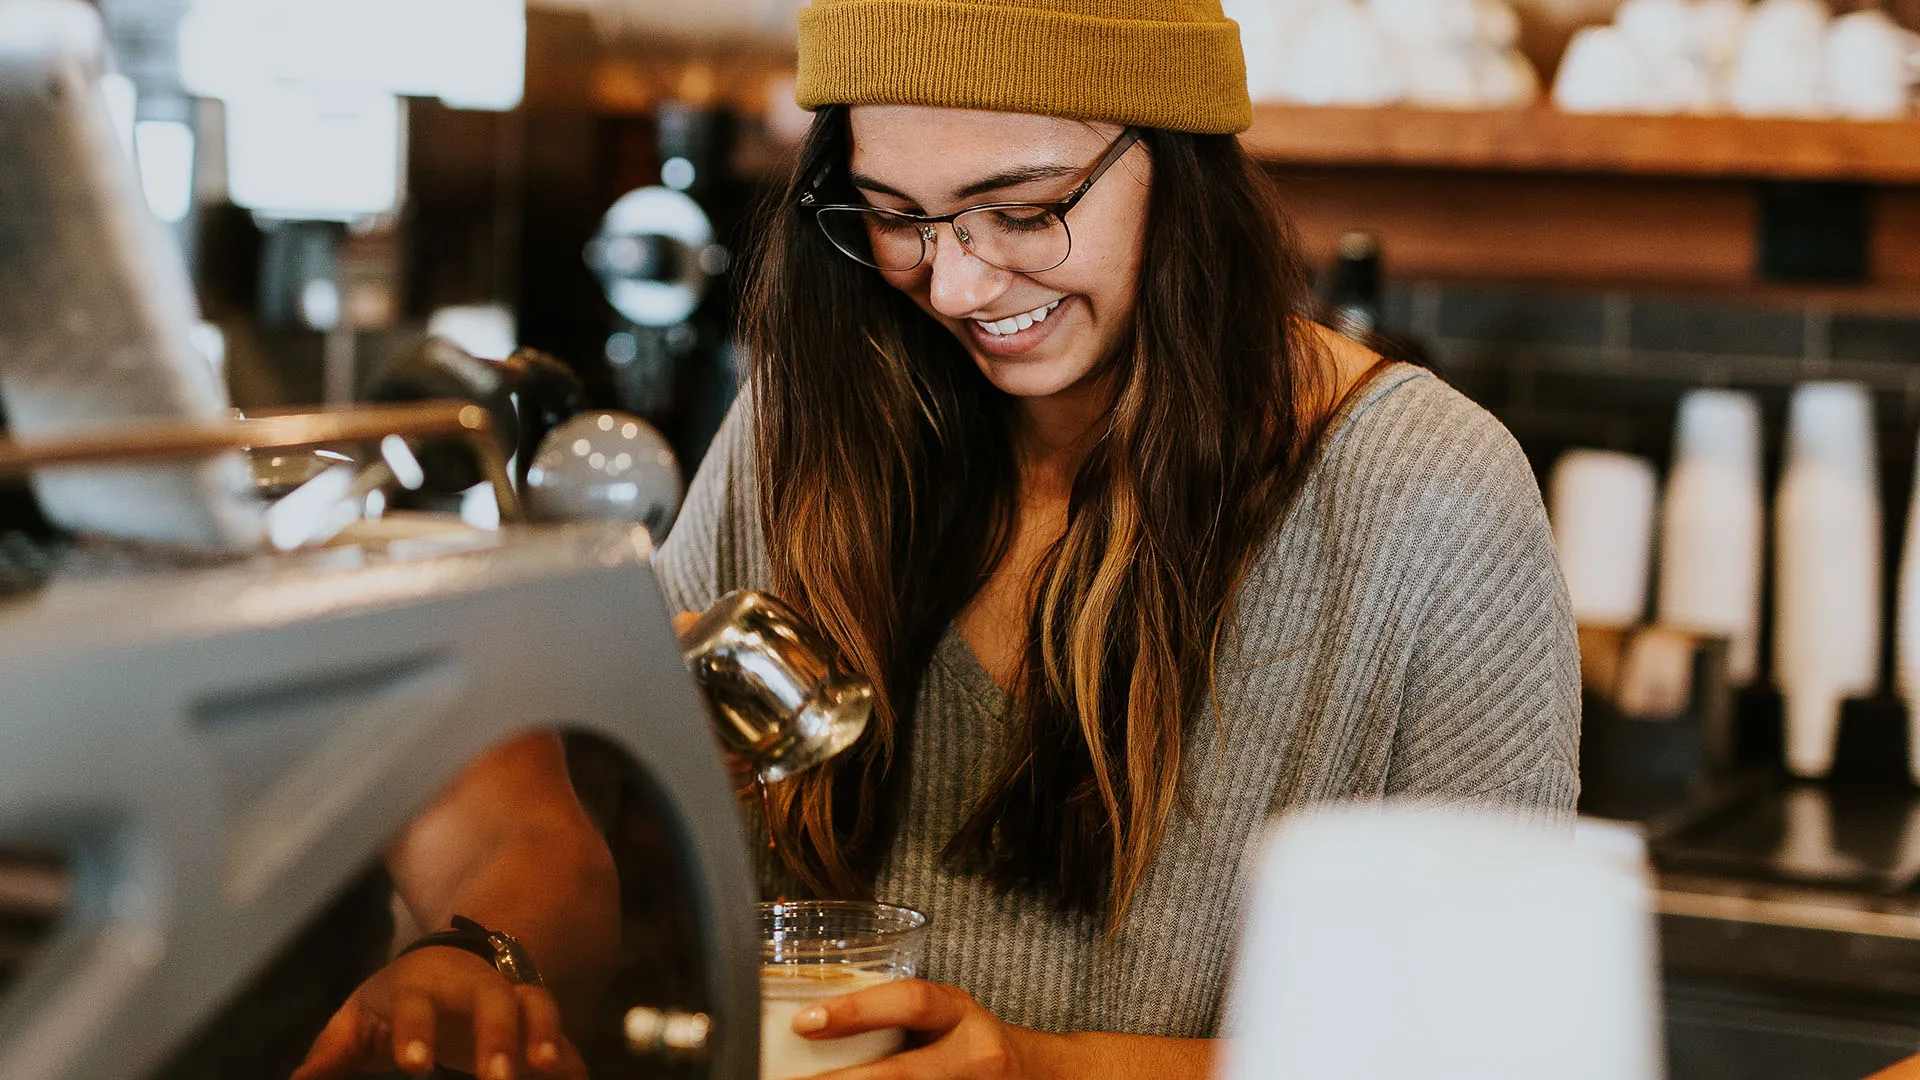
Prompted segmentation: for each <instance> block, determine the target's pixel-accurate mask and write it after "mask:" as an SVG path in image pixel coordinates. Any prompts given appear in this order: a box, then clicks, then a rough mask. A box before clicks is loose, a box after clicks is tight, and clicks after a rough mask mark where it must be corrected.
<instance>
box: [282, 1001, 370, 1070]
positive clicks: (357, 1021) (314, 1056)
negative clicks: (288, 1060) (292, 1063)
mask: <svg viewBox="0 0 1920 1080" xmlns="http://www.w3.org/2000/svg"><path fill="white" fill-rule="evenodd" d="M366 1050H367V1030H366V1028H365V1026H364V1025H363V1024H362V1023H361V1012H360V1005H359V1002H358V1001H356V1000H354V999H348V1001H347V1003H346V1004H345V1005H343V1006H341V1007H340V1011H339V1012H337V1013H334V1014H333V1019H331V1020H329V1021H327V1026H326V1027H325V1028H323V1029H322V1030H321V1032H320V1037H319V1038H317V1039H315V1040H314V1041H313V1049H311V1050H308V1051H307V1059H306V1060H305V1061H302V1062H301V1063H300V1067H299V1068H297V1069H295V1070H294V1071H293V1076H292V1077H290V1078H289V1080H333V1078H334V1077H341V1076H348V1075H351V1074H352V1072H353V1069H354V1067H355V1066H356V1065H357V1064H359V1062H360V1060H361V1058H362V1057H364V1056H365V1054H366Z"/></svg>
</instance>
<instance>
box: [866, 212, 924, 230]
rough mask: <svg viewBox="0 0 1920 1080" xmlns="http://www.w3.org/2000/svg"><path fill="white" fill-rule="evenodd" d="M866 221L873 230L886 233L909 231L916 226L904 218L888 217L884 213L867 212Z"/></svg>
mask: <svg viewBox="0 0 1920 1080" xmlns="http://www.w3.org/2000/svg"><path fill="white" fill-rule="evenodd" d="M867 222H868V224H869V226H870V227H871V228H872V229H873V230H874V231H875V232H881V233H886V234H888V235H894V234H904V233H910V232H912V231H913V230H914V229H915V228H916V226H915V224H914V223H913V222H911V221H908V220H906V219H905V218H897V217H888V216H886V215H884V214H869V215H867Z"/></svg>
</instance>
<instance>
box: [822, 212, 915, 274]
mask: <svg viewBox="0 0 1920 1080" xmlns="http://www.w3.org/2000/svg"><path fill="white" fill-rule="evenodd" d="M815 218H816V220H818V221H819V222H820V230H821V231H822V232H824V233H826V234H827V239H828V240H831V241H833V246H834V247H837V248H839V249H840V250H841V251H843V252H845V253H846V254H847V255H848V256H850V257H852V258H853V259H855V260H856V261H859V262H863V263H865V264H867V265H868V266H871V267H874V268H876V269H879V270H911V269H913V268H914V267H916V266H918V265H920V257H921V255H922V254H923V248H922V245H921V241H920V226H919V225H918V224H916V223H915V222H912V221H909V220H907V219H905V218H899V217H895V216H893V215H892V214H883V213H880V212H879V211H876V210H860V209H854V208H842V207H828V208H826V209H824V210H821V211H820V212H819V213H818V214H816V215H815Z"/></svg>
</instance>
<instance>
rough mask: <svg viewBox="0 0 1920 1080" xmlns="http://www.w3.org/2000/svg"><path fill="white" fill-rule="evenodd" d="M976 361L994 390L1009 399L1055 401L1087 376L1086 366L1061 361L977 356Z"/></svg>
mask: <svg viewBox="0 0 1920 1080" xmlns="http://www.w3.org/2000/svg"><path fill="white" fill-rule="evenodd" d="M973 359H974V362H975V363H976V364H978V365H979V366H980V373H981V374H982V375H985V376H986V377H987V381H988V382H990V383H992V384H993V387H994V389H996V390H998V391H1000V392H1001V393H1003V394H1006V395H1008V396H1010V397H1018V398H1045V397H1052V396H1053V395H1055V394H1058V393H1060V392H1061V391H1063V390H1066V389H1068V388H1070V387H1072V386H1073V385H1074V384H1076V383H1078V382H1079V381H1080V377H1081V375H1083V374H1085V368H1084V367H1083V366H1081V365H1075V364H1069V363H1062V362H1059V361H1055V362H1051V363H1048V362H1034V361H1026V362H1021V361H1019V360H1003V359H999V358H997V357H991V356H980V355H978V354H976V355H975V356H974V358H973Z"/></svg>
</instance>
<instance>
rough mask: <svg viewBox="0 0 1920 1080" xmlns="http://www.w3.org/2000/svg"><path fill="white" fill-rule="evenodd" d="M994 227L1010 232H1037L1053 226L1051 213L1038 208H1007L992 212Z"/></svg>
mask: <svg viewBox="0 0 1920 1080" xmlns="http://www.w3.org/2000/svg"><path fill="white" fill-rule="evenodd" d="M993 223H994V225H995V226H997V227H999V228H1002V229H1007V230H1009V231H1012V232H1038V231H1040V230H1042V229H1046V228H1050V227H1052V225H1053V212H1052V211H1050V210H1043V209H1041V208H1040V207H1038V206H1017V207H1008V208H1006V209H1002V210H995V211H994V212H993Z"/></svg>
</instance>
